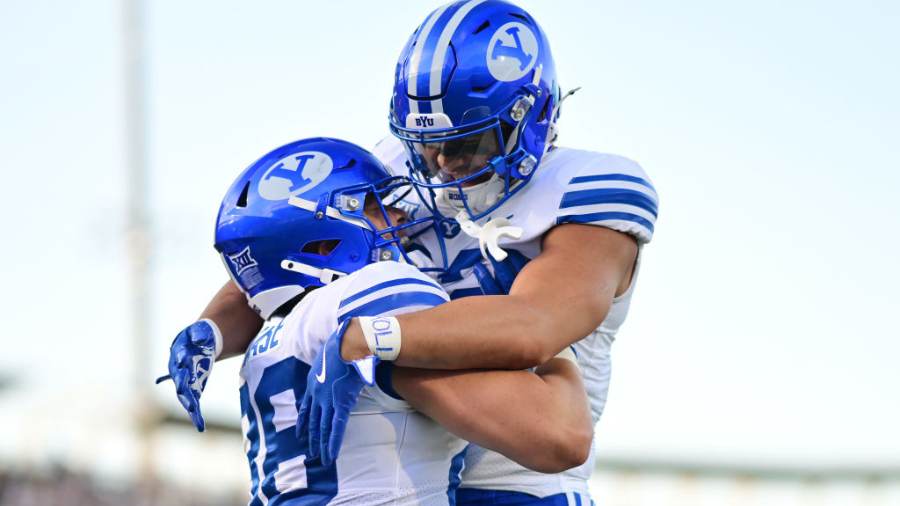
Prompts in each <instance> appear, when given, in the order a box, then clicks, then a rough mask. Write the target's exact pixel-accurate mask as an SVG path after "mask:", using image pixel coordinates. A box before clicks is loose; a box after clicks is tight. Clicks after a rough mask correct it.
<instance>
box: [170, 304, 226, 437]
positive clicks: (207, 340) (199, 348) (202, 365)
mask: <svg viewBox="0 0 900 506" xmlns="http://www.w3.org/2000/svg"><path fill="white" fill-rule="evenodd" d="M221 349H222V334H221V332H219V328H218V327H217V326H216V324H215V323H214V322H213V321H212V320H206V319H204V320H200V321H197V322H194V323H192V324H190V325H188V326H187V327H185V329H184V330H182V331H181V332H179V333H178V335H177V336H175V340H174V341H172V346H171V347H170V349H169V374H168V375H166V376H162V377H160V378H157V380H156V383H161V382H163V381H165V380H167V379H170V378H171V380H172V381H173V382H174V383H175V393H176V394H177V395H178V401H179V402H181V405H182V406H184V409H186V410H187V412H188V415H190V417H191V421H192V422H194V426H195V427H197V430H198V431H200V432H203V429H204V428H205V427H206V424H205V423H204V421H203V416H202V415H201V414H200V394H202V393H203V389H204V388H205V387H206V380H207V379H209V373H210V372H211V371H212V366H213V362H215V360H216V357H217V356H218V355H219V351H220V350H221Z"/></svg>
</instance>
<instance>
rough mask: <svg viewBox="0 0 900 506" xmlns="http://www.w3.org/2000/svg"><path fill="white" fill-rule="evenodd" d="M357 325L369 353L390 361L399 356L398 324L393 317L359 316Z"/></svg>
mask: <svg viewBox="0 0 900 506" xmlns="http://www.w3.org/2000/svg"><path fill="white" fill-rule="evenodd" d="M359 324H360V325H361V326H362V331H363V335H365V336H366V344H367V345H368V346H369V351H371V352H372V354H373V355H375V356H376V357H378V358H380V359H381V360H387V361H392V360H396V359H397V355H399V354H400V322H398V321H397V319H396V318H394V317H393V316H360V317H359Z"/></svg>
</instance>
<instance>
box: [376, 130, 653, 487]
mask: <svg viewBox="0 0 900 506" xmlns="http://www.w3.org/2000/svg"><path fill="white" fill-rule="evenodd" d="M374 153H375V155H376V156H378V157H379V158H380V159H381V161H382V162H383V163H385V164H386V165H388V166H389V167H390V168H391V170H392V171H393V172H395V173H397V174H405V173H407V172H406V171H407V169H406V154H405V152H404V149H403V147H402V145H401V144H400V142H399V141H397V140H395V139H392V138H388V139H385V140H383V141H381V142H380V143H379V145H378V146H376V149H375V150H374ZM418 205H419V206H420V209H419V212H423V211H427V210H424V209H421V208H422V207H423V206H421V203H419V204H418ZM657 206H658V197H657V195H656V190H655V189H654V188H653V185H652V184H651V182H650V179H649V178H648V177H647V175H646V174H645V173H644V170H643V169H642V168H641V167H640V166H639V165H638V164H637V163H635V162H633V161H631V160H629V159H627V158H623V157H620V156H616V155H609V154H601V153H594V152H590V151H581V150H576V149H569V148H554V149H552V150H550V151H549V152H547V154H546V155H544V157H543V159H542V160H541V163H540V165H539V167H538V169H537V171H536V172H535V174H534V176H533V177H532V179H531V181H529V182H528V183H527V184H526V185H525V187H523V188H522V189H521V190H520V191H519V192H518V193H516V194H514V195H513V196H512V197H511V198H509V199H508V200H507V201H506V202H504V203H503V205H501V206H500V207H498V208H497V209H496V210H494V211H493V212H492V213H491V217H502V218H506V219H508V221H509V223H510V225H512V226H516V227H521V228H522V231H523V233H522V236H521V237H520V238H519V239H511V238H508V237H504V238H502V239H501V240H500V241H499V245H500V246H501V247H502V248H503V249H504V250H506V252H507V253H508V254H509V255H510V256H511V257H513V258H515V257H518V260H519V261H520V263H523V262H527V261H528V260H530V259H532V258H534V257H536V256H537V255H538V254H540V252H541V238H542V237H543V236H544V234H545V233H546V232H547V231H548V230H550V229H551V228H553V227H554V226H556V225H561V224H565V223H580V224H588V225H596V226H601V227H607V228H611V229H613V230H617V231H619V232H622V233H625V234H629V235H631V236H633V237H634V238H635V239H636V240H637V241H638V244H639V251H640V247H641V246H643V245H644V244H646V243H647V242H649V241H650V240H651V238H652V237H653V229H654V225H655V222H656V215H657ZM489 219H490V217H485V218H482V219H481V220H479V221H478V222H477V223H478V224H479V225H484V224H485V223H486V222H487V221H489ZM444 232H445V237H444V242H445V244H446V247H447V251H448V260H449V269H448V270H447V272H446V273H444V274H441V275H440V276H437V279H438V281H439V282H440V283H441V285H442V286H443V287H444V289H446V290H447V292H448V293H449V294H450V297H451V298H452V299H456V298H459V297H465V296H470V295H480V294H481V293H482V291H481V288H480V285H479V283H478V281H477V279H476V277H475V276H474V274H473V265H475V264H476V263H482V264H484V265H485V266H486V267H487V268H488V269H489V270H491V271H493V269H492V266H491V263H490V262H488V261H486V260H485V259H484V258H483V257H482V254H481V251H480V249H479V243H478V239H476V238H473V237H470V236H468V235H466V233H465V232H463V231H461V230H459V228H458V227H455V229H451V230H445V231H444ZM417 241H418V242H421V244H422V245H423V246H424V248H425V251H426V252H427V253H430V255H431V258H432V260H433V262H435V263H440V258H439V257H438V255H440V248H439V247H438V242H437V240H436V238H435V237H434V233H433V232H432V231H429V232H427V233H425V234H423V235H421V236H419V237H418V238H417ZM639 266H640V253H638V263H637V265H635V269H634V275H633V277H632V282H631V285H630V286H629V288H628V290H627V291H626V292H625V293H623V294H622V295H620V296H619V297H616V298H615V299H614V300H613V303H612V306H611V308H610V310H609V313H608V314H607V315H606V319H605V320H603V322H602V323H601V324H600V326H599V327H598V328H597V330H595V331H594V332H592V333H591V334H590V335H588V336H586V337H585V338H584V339H582V340H580V341H578V342H576V343H575V344H574V345H573V349H574V351H575V353H576V357H577V361H578V365H579V366H580V368H581V372H582V375H583V379H584V384H585V389H586V391H587V394H588V398H589V400H590V405H591V415H592V418H593V421H594V423H596V422H597V421H598V420H599V419H600V415H601V414H602V412H603V407H604V405H605V404H606V395H607V391H608V389H609V377H610V347H611V345H612V342H613V340H614V339H615V336H616V333H617V332H618V330H619V327H620V326H621V325H622V323H623V322H624V321H625V316H626V315H627V313H628V307H629V304H630V303H631V295H632V293H633V291H634V285H635V281H636V279H637V273H638V268H639ZM465 464H466V465H465V469H464V471H463V483H462V485H461V487H462V488H478V489H487V490H508V491H515V492H524V493H528V494H532V495H536V496H539V497H545V496H548V495H553V494H559V493H564V492H565V493H570V494H572V493H574V494H587V493H588V489H587V480H588V478H589V477H590V475H591V472H592V471H593V469H594V451H593V448H592V450H591V455H590V457H589V458H588V460H587V462H585V463H584V464H583V465H582V466H579V467H577V468H574V469H570V470H569V471H566V472H564V473H560V474H555V475H554V474H543V473H538V472H534V471H530V470H528V469H525V468H524V467H522V466H520V465H518V464H516V463H515V462H512V461H511V460H509V459H507V458H506V457H504V456H502V455H500V454H498V453H496V452H493V451H490V450H486V449H484V448H480V447H478V446H475V445H472V446H471V447H470V448H469V450H468V452H467V453H466V462H465Z"/></svg>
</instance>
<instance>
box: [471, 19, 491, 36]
mask: <svg viewBox="0 0 900 506" xmlns="http://www.w3.org/2000/svg"><path fill="white" fill-rule="evenodd" d="M489 26H491V21H490V20H487V19H486V20H485V21H484V23H481V24H480V25H478V28H476V29H475V31H474V32H472V35H475V34H478V33H481V32H483V31H484V30H485V29H486V28H487V27H489Z"/></svg>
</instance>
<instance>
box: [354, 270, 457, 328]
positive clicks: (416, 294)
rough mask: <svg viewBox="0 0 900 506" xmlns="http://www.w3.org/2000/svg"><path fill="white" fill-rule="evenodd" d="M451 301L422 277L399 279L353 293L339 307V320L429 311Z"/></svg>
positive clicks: (438, 288) (434, 284)
mask: <svg viewBox="0 0 900 506" xmlns="http://www.w3.org/2000/svg"><path fill="white" fill-rule="evenodd" d="M449 300H450V297H449V296H448V295H447V292H445V291H444V290H443V288H441V287H440V286H439V285H438V284H437V283H435V282H434V281H432V280H430V279H428V278H426V277H425V276H424V275H423V276H422V277H418V276H416V277H412V276H410V277H397V278H394V279H389V280H386V281H381V282H378V283H375V284H373V285H371V286H368V287H366V288H362V289H357V290H350V291H349V292H348V294H346V295H345V296H344V298H343V299H342V300H341V302H340V305H339V307H338V321H339V322H343V321H344V320H347V319H349V318H354V317H357V316H391V315H396V314H402V313H410V312H413V311H420V310H423V309H428V308H431V307H434V306H437V305H439V304H443V303H444V302H447V301H449Z"/></svg>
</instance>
